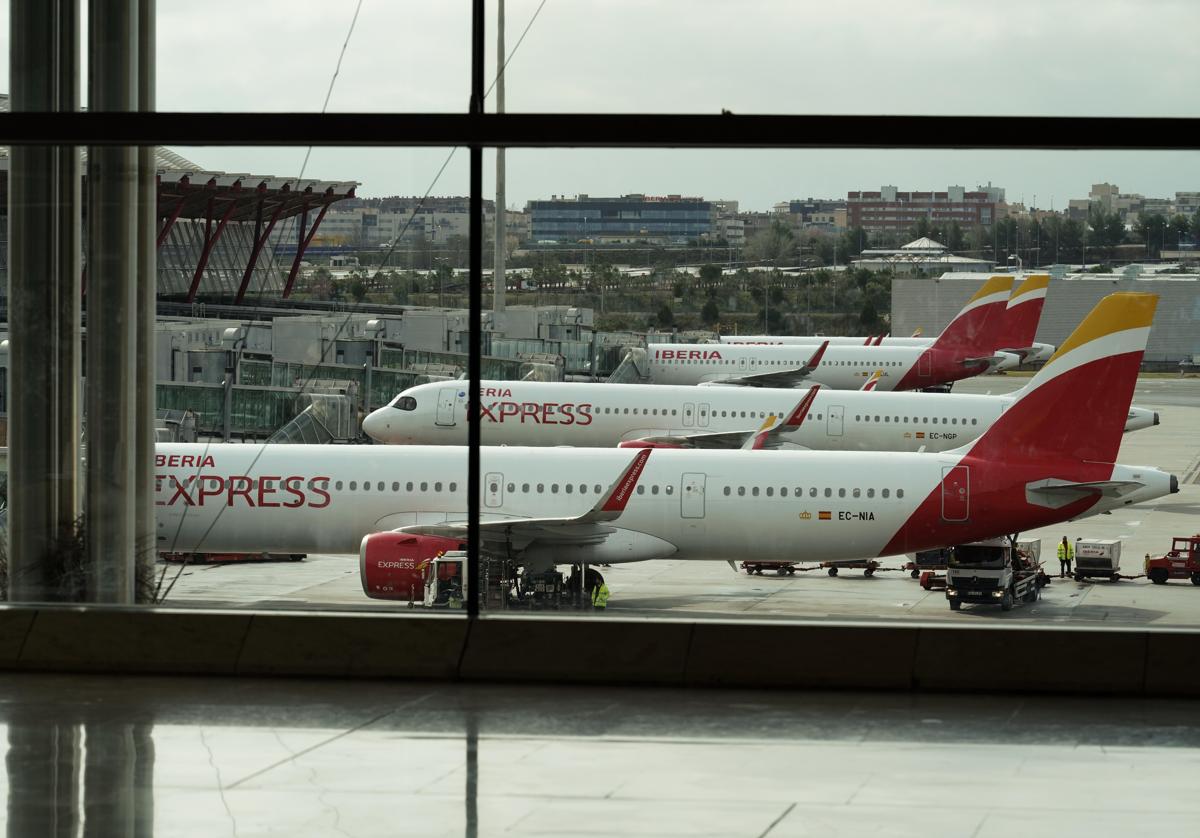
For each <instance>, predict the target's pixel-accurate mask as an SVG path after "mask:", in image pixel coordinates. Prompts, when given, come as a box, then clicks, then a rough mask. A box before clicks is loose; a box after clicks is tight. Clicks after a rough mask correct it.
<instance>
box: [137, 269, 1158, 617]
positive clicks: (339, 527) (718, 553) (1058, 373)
mask: <svg viewBox="0 0 1200 838" xmlns="http://www.w3.org/2000/svg"><path fill="white" fill-rule="evenodd" d="M1156 303H1157V297H1155V296H1154V295H1150V294H1138V293H1126V292H1122V293H1116V294H1111V295H1109V296H1108V297H1105V298H1104V299H1103V300H1101V301H1100V303H1099V304H1098V305H1097V306H1096V308H1095V309H1094V310H1093V311H1092V312H1091V314H1089V315H1088V317H1087V318H1086V319H1085V320H1084V321H1083V323H1081V324H1080V326H1079V327H1078V328H1077V329H1076V330H1075V332H1074V333H1073V334H1072V335H1071V336H1070V337H1069V338H1068V339H1067V341H1066V342H1065V343H1063V345H1062V346H1060V347H1059V348H1058V351H1057V352H1056V353H1055V355H1054V357H1053V358H1051V359H1050V361H1049V362H1048V363H1047V364H1046V365H1045V366H1044V367H1043V368H1042V369H1041V370H1040V371H1039V372H1038V373H1037V375H1036V376H1035V377H1034V379H1033V381H1032V382H1031V386H1030V387H1028V388H1026V389H1025V390H1023V391H1022V392H1021V394H1020V396H1019V397H1018V398H1017V399H1016V401H1015V402H1014V403H1013V404H1012V405H1011V406H1010V407H1009V408H1008V409H1007V410H1005V411H1004V413H1003V414H1002V415H1001V416H1000V418H999V419H998V420H996V421H995V422H994V423H993V424H992V426H991V427H990V428H989V429H988V430H987V431H986V432H985V433H983V434H982V435H981V436H979V437H978V438H977V439H975V440H974V441H972V442H970V443H968V444H966V445H963V446H962V447H959V448H955V449H953V450H950V451H944V452H940V453H892V452H889V453H863V452H830V451H778V452H773V453H771V454H764V453H762V452H758V451H740V450H735V451H695V450H654V449H648V448H647V449H641V450H637V451H632V452H631V451H629V450H624V449H619V448H618V449H604V448H593V449H588V448H555V449H546V448H518V447H485V448H483V450H482V451H481V459H482V466H481V470H482V475H481V476H482V486H481V497H480V511H481V515H480V526H479V529H480V537H481V539H482V541H483V543H482V545H481V547H482V549H484V550H486V551H495V552H497V553H500V554H505V555H511V556H512V557H514V558H515V559H516V560H517V561H518V562H519V563H521V564H523V565H524V566H525V567H526V569H528V570H539V569H544V568H548V567H550V566H553V565H555V564H570V563H613V562H628V561H641V560H649V559H662V558H668V557H672V558H676V559H695V560H705V559H709V560H730V559H738V558H743V557H745V556H746V555H747V554H748V552H751V551H752V552H753V554H754V556H755V558H757V559H759V560H772V559H775V560H791V561H815V560H821V561H836V560H846V559H857V558H870V557H876V556H888V555H896V554H899V553H905V552H911V551H915V550H922V549H927V548H932V547H939V546H945V545H950V544H960V543H964V542H969V541H976V540H979V539H984V538H991V537H995V536H999V535H1003V534H1008V533H1018V532H1021V531H1024V530H1029V529H1033V528H1036V527H1042V526H1047V525H1050V524H1054V523H1057V522H1060V521H1065V520H1070V519H1075V518H1080V517H1085V516H1088V515H1094V514H1097V513H1099V512H1104V511H1108V510H1111V509H1115V508H1119V507H1122V506H1125V505H1128V504H1132V503H1138V502H1143V501H1148V500H1152V499H1154V498H1157V497H1161V496H1163V495H1166V494H1168V493H1170V492H1174V491H1177V490H1178V484H1177V481H1176V478H1175V477H1174V476H1173V475H1170V474H1167V473H1165V472H1163V471H1160V470H1158V469H1155V468H1149V467H1142V466H1126V465H1118V464H1115V463H1114V460H1115V458H1116V455H1117V451H1118V448H1119V445H1120V441H1121V434H1122V430H1123V428H1124V425H1125V421H1126V415H1127V411H1128V409H1129V403H1130V399H1131V397H1132V394H1133V388H1134V383H1135V380H1136V376H1137V372H1138V368H1139V365H1140V362H1141V358H1142V354H1143V352H1144V350H1145V346H1146V340H1147V336H1148V334H1149V331H1150V324H1151V321H1152V319H1153V315H1154V309H1155V305H1156ZM1063 405H1070V406H1071V408H1070V410H1064V409H1063ZM466 467H467V451H466V449H465V448H463V447H449V446H392V447H380V446H336V447H335V446H312V445H264V446H252V445H236V444H209V445H205V444H162V445H159V446H158V449H157V469H156V471H157V486H158V490H157V497H156V503H157V505H158V508H157V514H158V525H159V533H160V535H159V543H158V547H159V549H160V550H163V551H170V552H260V551H267V552H281V553H304V552H335V553H340V552H353V551H358V552H359V555H360V563H361V564H360V567H361V569H362V574H363V585H364V590H365V591H366V592H367V593H368V595H376V596H383V597H388V598H390V597H393V596H395V592H394V585H392V583H391V582H390V581H389V574H390V573H391V571H392V569H393V568H394V567H397V566H399V565H401V564H403V562H402V561H400V560H401V559H410V560H411V559H417V560H422V559H428V558H430V557H432V556H434V555H436V553H438V552H441V551H444V550H447V549H456V548H458V547H460V546H461V545H462V544H463V541H464V539H465V537H466V526H467V522H466V508H467V503H466V496H465V494H466V483H467V481H466Z"/></svg>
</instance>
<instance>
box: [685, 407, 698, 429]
mask: <svg viewBox="0 0 1200 838" xmlns="http://www.w3.org/2000/svg"><path fill="white" fill-rule="evenodd" d="M695 424H696V405H695V404H694V403H693V402H686V403H684V405H683V426H684V427H685V428H690V427H692V426H693V425H695Z"/></svg>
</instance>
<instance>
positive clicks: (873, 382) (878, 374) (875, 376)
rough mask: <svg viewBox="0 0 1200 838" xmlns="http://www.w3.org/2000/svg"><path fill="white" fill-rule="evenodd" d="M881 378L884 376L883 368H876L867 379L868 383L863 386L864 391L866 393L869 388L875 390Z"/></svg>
mask: <svg viewBox="0 0 1200 838" xmlns="http://www.w3.org/2000/svg"><path fill="white" fill-rule="evenodd" d="M881 378H883V370H875V372H874V373H872V374H871V377H870V378H869V379H867V383H866V384H864V385H863V386H862V389H863V392H864V393H865V392H867V391H869V390H874V389H875V387H876V386H877V385H878V384H879V379H881Z"/></svg>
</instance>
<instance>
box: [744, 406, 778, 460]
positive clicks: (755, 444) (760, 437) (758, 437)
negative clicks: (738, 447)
mask: <svg viewBox="0 0 1200 838" xmlns="http://www.w3.org/2000/svg"><path fill="white" fill-rule="evenodd" d="M774 424H775V414H774V413H772V414H771V415H769V416H768V417H767V420H766V421H765V422H763V423H762V427H760V428H759V429H758V431H757V432H756V433H755V434H754V436H753V437H751V438H750V444H749V445H747V446H743V447H744V448H747V449H749V450H750V451H759V450H761V449H762V447H763V446H764V445H766V444H767V437H768V436H770V435H771V426H772V425H774Z"/></svg>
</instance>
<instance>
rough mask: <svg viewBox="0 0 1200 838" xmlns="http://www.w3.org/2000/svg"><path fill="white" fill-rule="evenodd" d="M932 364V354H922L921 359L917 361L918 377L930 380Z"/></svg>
mask: <svg viewBox="0 0 1200 838" xmlns="http://www.w3.org/2000/svg"><path fill="white" fill-rule="evenodd" d="M930 362H931V358H930V354H929V353H928V352H922V353H921V357H920V358H918V359H917V375H919V376H922V377H924V378H929V373H930V369H929V365H930Z"/></svg>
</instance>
